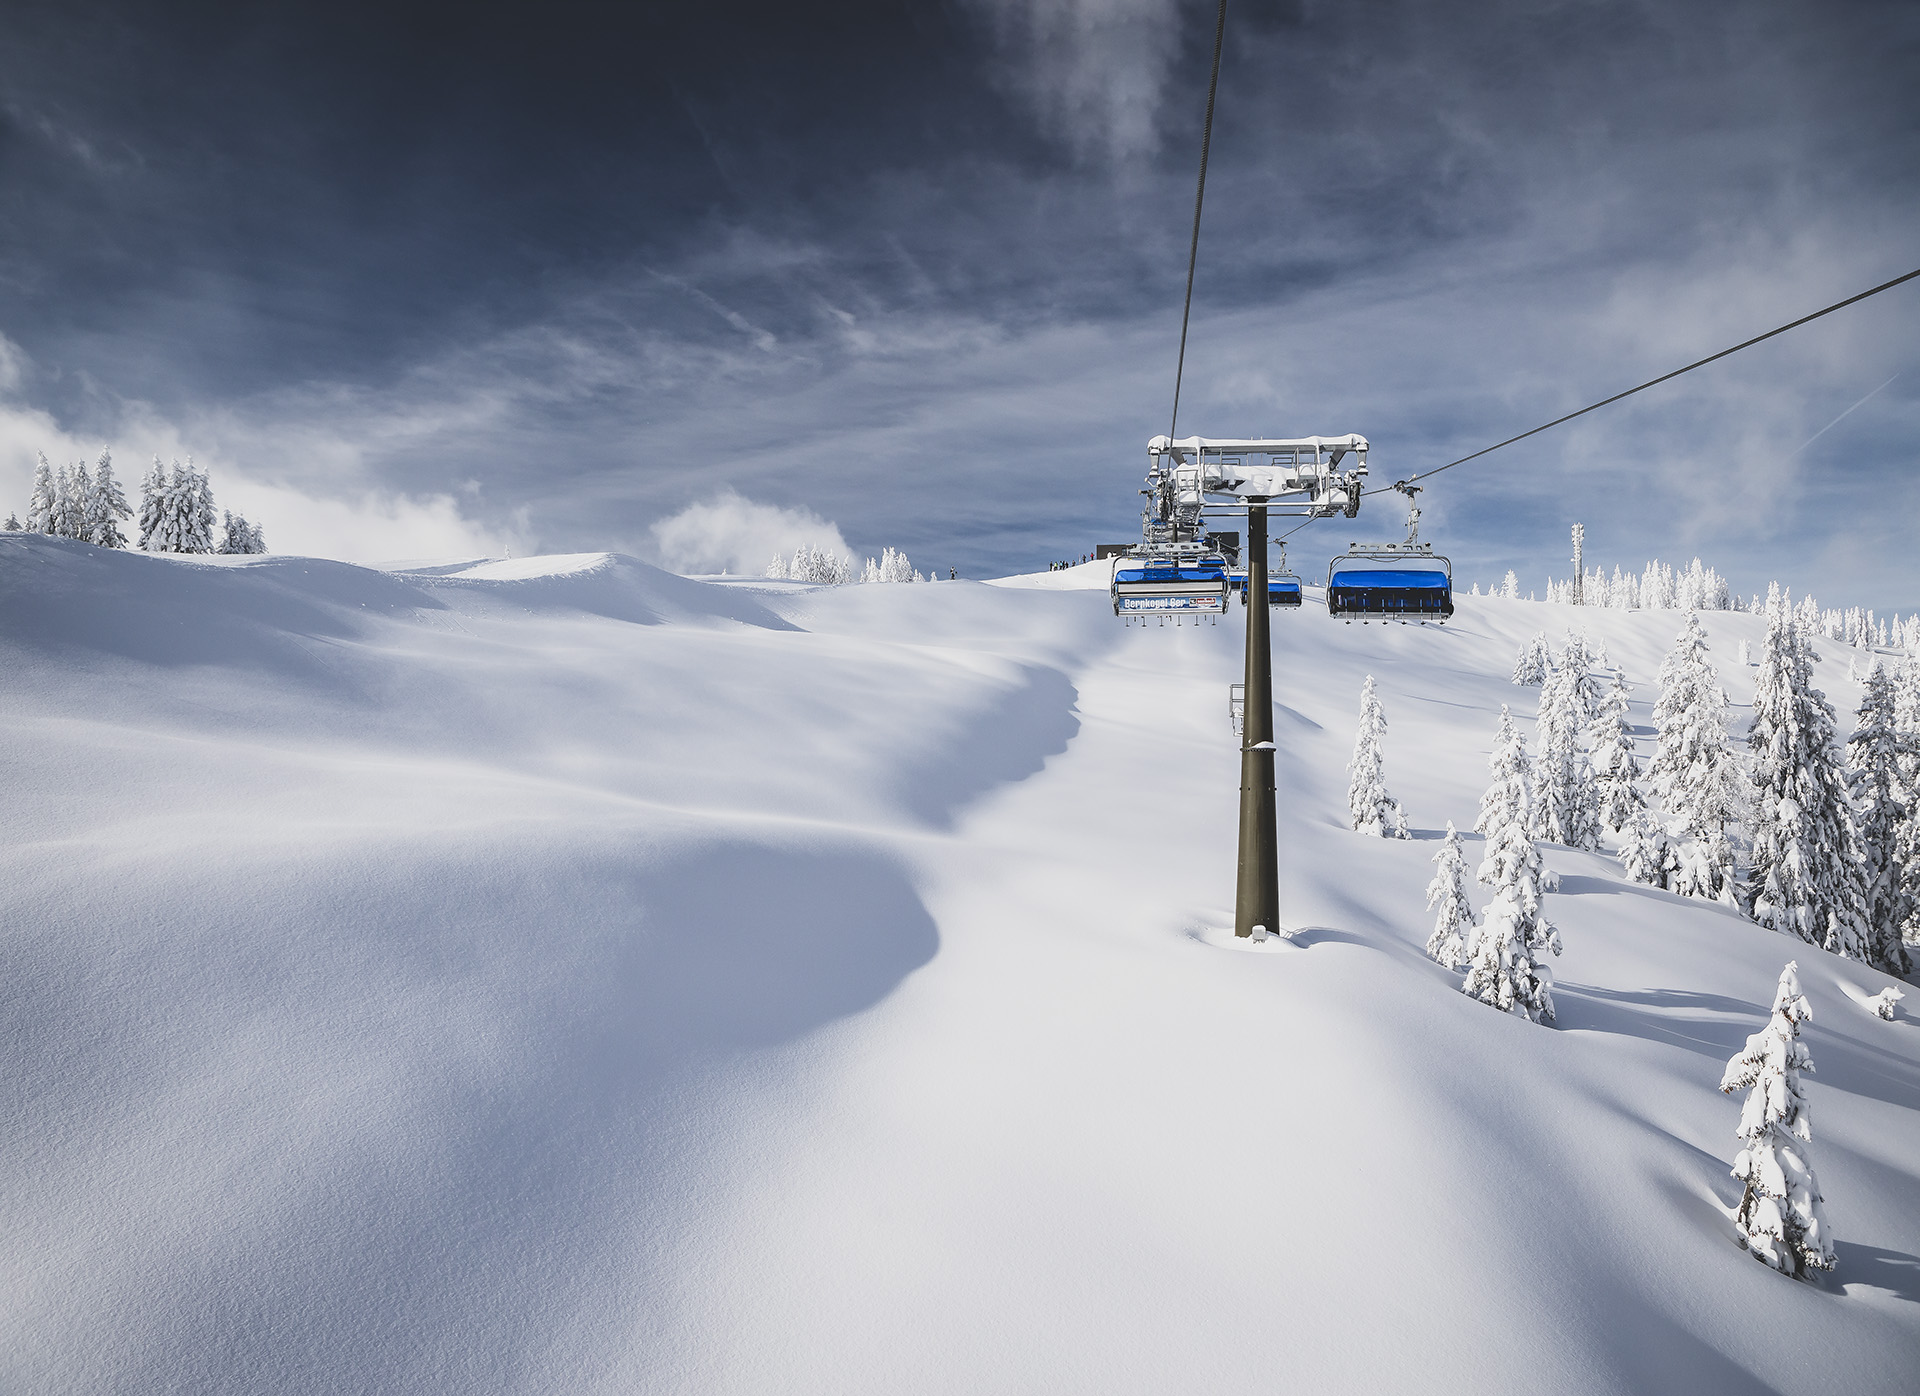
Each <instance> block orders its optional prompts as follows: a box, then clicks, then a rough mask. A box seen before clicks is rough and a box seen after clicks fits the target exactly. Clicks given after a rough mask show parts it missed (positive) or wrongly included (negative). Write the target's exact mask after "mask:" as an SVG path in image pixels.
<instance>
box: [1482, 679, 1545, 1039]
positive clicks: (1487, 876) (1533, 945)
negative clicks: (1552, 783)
mask: <svg viewBox="0 0 1920 1396" xmlns="http://www.w3.org/2000/svg"><path fill="white" fill-rule="evenodd" d="M1488 765H1489V768H1490V769H1491V770H1492V772H1493V782H1492V784H1490V785H1489V786H1488V787H1487V792H1486V794H1485V795H1483V796H1482V797H1481V799H1480V821H1479V823H1478V825H1477V826H1476V827H1477V828H1479V829H1480V830H1481V831H1482V832H1483V833H1485V834H1486V836H1487V849H1486V856H1485V858H1484V859H1482V861H1481V863H1480V873H1479V876H1480V881H1481V882H1483V883H1486V884H1487V885H1488V886H1490V887H1492V888H1493V900H1492V901H1490V902H1488V903H1487V909H1486V910H1485V911H1483V912H1482V913H1481V914H1480V921H1479V923H1478V924H1477V925H1475V926H1474V928H1473V931H1472V934H1471V935H1470V936H1469V937H1468V940H1467V975H1466V979H1465V981H1464V982H1463V983H1462V984H1461V986H1460V988H1461V991H1462V992H1463V993H1466V994H1469V995H1471V996H1472V997H1474V998H1476V999H1479V1000H1480V1002H1482V1003H1485V1004H1489V1005H1491V1006H1493V1007H1495V1008H1498V1009H1499V1010H1500V1011H1501V1012H1503V1013H1512V1014H1516V1015H1518V1016H1520V1017H1523V1018H1527V1019H1530V1020H1531V1021H1533V1022H1536V1023H1550V1022H1552V1021H1553V993H1552V979H1551V976H1549V975H1548V973H1547V969H1546V966H1544V965H1542V964H1541V963H1540V955H1541V952H1542V951H1551V952H1552V953H1554V954H1555V955H1558V954H1559V953H1560V932H1559V931H1557V930H1555V929H1554V927H1553V925H1552V923H1551V922H1549V921H1548V920H1547V919H1546V918H1545V917H1544V916H1542V915H1541V914H1540V899H1541V897H1542V896H1543V895H1544V894H1545V893H1546V892H1547V891H1548V890H1549V882H1548V878H1547V874H1546V871H1545V869H1544V867H1543V866H1542V864H1541V862H1540V850H1539V849H1537V848H1535V847H1534V844H1533V839H1532V838H1531V837H1530V836H1529V835H1528V833H1527V827H1528V825H1529V824H1530V823H1531V822H1532V797H1531V792H1530V791H1529V790H1528V789H1527V747H1526V741H1525V739H1524V738H1523V737H1522V736H1521V735H1520V729H1519V728H1517V727H1516V726H1514V723H1513V717H1512V715H1511V714H1510V713H1509V712H1508V711H1507V710H1506V708H1504V707H1502V708H1501V709H1500V730H1499V733H1498V735H1497V736H1496V737H1495V738H1494V748H1493V756H1492V759H1491V760H1490V761H1489V762H1488Z"/></svg>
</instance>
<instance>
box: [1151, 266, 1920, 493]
mask: <svg viewBox="0 0 1920 1396" xmlns="http://www.w3.org/2000/svg"><path fill="white" fill-rule="evenodd" d="M1916 276H1920V269H1916V270H1913V271H1910V272H1908V273H1907V274H1906V275H1905V276H1896V277H1894V278H1893V280H1891V281H1883V282H1881V283H1880V284H1879V285H1878V286H1875V287H1874V288H1873V289H1872V290H1870V291H1862V292H1861V293H1860V294H1859V295H1857V296H1848V297H1847V298H1846V299H1845V300H1843V301H1835V302H1834V303H1833V304H1832V305H1830V306H1828V307H1827V308H1826V309H1825V310H1816V311H1814V312H1813V314H1811V315H1802V316H1801V317H1800V318H1799V319H1798V320H1795V321H1792V322H1791V323H1789V324H1785V325H1782V326H1780V327H1779V328H1778V329H1773V330H1768V331H1767V332H1766V333H1765V334H1757V335H1755V336H1754V337H1753V338H1752V339H1749V340H1746V341H1744V342H1742V343H1740V344H1736V345H1734V346H1733V348H1731V349H1722V350H1721V351H1720V352H1719V353H1717V354H1709V355H1707V357H1706V358H1704V359H1700V360H1697V361H1696V362H1694V363H1690V364H1688V365H1687V366H1686V367H1685V368H1676V369H1675V370H1674V371H1673V372H1672V373H1663V374H1661V375H1660V376H1659V377H1658V378H1649V379H1648V380H1647V381H1646V382H1644V383H1642V384H1641V385H1640V386H1639V387H1637V388H1628V389H1627V390H1626V391H1625V392H1624V393H1615V394H1614V395H1613V396H1612V397H1609V398H1602V399H1601V400H1600V401H1599V402H1596V403H1593V404H1591V405H1589V406H1586V407H1583V408H1581V409H1580V410H1579V411H1578V412H1569V413H1567V415H1566V416H1564V417H1555V418H1554V419H1553V420H1552V421H1551V422H1547V423H1545V424H1544V425H1542V426H1537V427H1535V428H1534V429H1533V430H1532V431H1523V432H1521V433H1520V434H1519V435H1518V436H1509V437H1508V438H1507V439H1506V440H1505V441H1501V442H1497V443H1495V444H1494V445H1492V446H1488V447H1485V448H1484V449H1482V450H1478V451H1475V452H1474V453H1473V454H1472V455H1470V456H1462V457H1460V459H1459V460H1450V461H1448V462H1447V463H1446V464H1445V465H1436V466H1435V467H1434V468H1433V469H1431V470H1423V471H1421V472H1420V473H1419V474H1418V475H1409V476H1408V477H1407V478H1406V479H1405V480H1402V481H1401V482H1400V483H1401V484H1403V485H1410V484H1412V483H1413V482H1414V481H1415V480H1424V479H1426V478H1427V477H1428V476H1429V475H1438V474H1439V473H1440V472H1441V471H1443V470H1451V469H1453V468H1454V466H1456V465H1465V464H1466V463H1467V462H1468V461H1470V460H1478V459H1480V457H1482V456H1485V455H1491V454H1492V453H1493V452H1495V451H1497V450H1499V449H1500V448H1501V447H1502V446H1511V445H1513V443H1514V442H1516V441H1525V440H1526V439H1527V438H1528V437H1529V436H1538V435H1539V434H1540V433H1541V432H1543V431H1546V430H1548V429H1550V428H1552V427H1557V426H1559V425H1560V424H1561V423H1562V422H1571V421H1572V420H1573V419H1574V418H1575V417H1584V416H1586V415H1587V413H1589V412H1594V411H1597V410H1599V409H1600V408H1602V407H1605V406H1607V405H1608V404H1610V403H1615V402H1618V401H1620V399H1621V398H1623V397H1632V396H1633V395H1634V394H1635V393H1638V392H1644V391H1646V390H1647V389H1648V388H1653V387H1657V386H1659V385H1660V384H1662V383H1665V382H1667V381H1668V380H1670V379H1674V378H1678V377H1679V376H1680V375H1681V374H1683V373H1691V372H1693V371H1694V370H1695V369H1696V368H1704V367H1705V366H1706V365H1708V364H1710V363H1712V362H1713V361H1714V360H1716V359H1724V358H1726V357H1727V355H1729V354H1737V353H1739V352H1740V351H1741V350H1742V349H1751V348H1752V347H1753V346H1754V345H1756V344H1758V343H1760V342H1761V341H1762V340H1767V339H1772V338H1773V337H1774V336H1775V335H1777V334H1785V333H1786V332H1787V331H1788V330H1795V329H1799V328H1800V326H1802V325H1804V324H1807V323H1809V322H1810V321H1813V320H1818V319H1819V318H1820V317H1821V316H1822V315H1831V314H1833V312H1834V311H1836V310H1845V309H1846V308H1847V307H1848V306H1850V305H1853V304H1855V303H1857V302H1859V301H1863V300H1865V299H1867V297H1869V296H1877V295H1879V294H1880V293H1881V292H1882V291H1891V290H1892V289H1893V288H1894V287H1895V286H1898V285H1900V284H1901V283H1903V282H1907V281H1911V280H1913V279H1914V278H1915V277H1916ZM1183 334H1184V331H1183ZM1888 381H1889V382H1891V381H1892V380H1891V379H1889V380H1888ZM1881 386H1882V387H1885V386H1886V385H1885V384H1882V385H1881ZM1876 391H1878V390H1877V389H1876ZM1396 488H1397V486H1395V485H1382V486H1380V488H1378V489H1372V490H1368V491H1366V493H1367V494H1370V495H1372V494H1386V493H1388V492H1389V491H1391V490H1393V489H1396Z"/></svg>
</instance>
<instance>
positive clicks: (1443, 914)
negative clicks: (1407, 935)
mask: <svg viewBox="0 0 1920 1396" xmlns="http://www.w3.org/2000/svg"><path fill="white" fill-rule="evenodd" d="M1433 861H1434V863H1435V864H1437V865H1438V867H1437V870H1436V871H1435V873H1434V874H1433V881H1431V882H1429V883H1428V884H1427V910H1428V911H1431V912H1433V913H1434V918H1433V934H1432V935H1430V936H1428V937H1427V954H1429V955H1431V956H1432V957H1433V958H1434V959H1436V960H1438V961H1439V962H1440V963H1441V964H1443V965H1445V966H1446V967H1447V968H1448V969H1462V968H1464V967H1465V966H1466V963H1467V936H1468V934H1469V933H1470V932H1471V931H1472V930H1473V903H1472V902H1470V901H1468V900H1467V857H1466V854H1465V852H1464V851H1463V850H1462V849H1461V846H1460V832H1459V830H1457V829H1455V828H1454V827H1453V821H1452V820H1451V819H1449V820H1448V821H1447V837H1446V839H1445V840H1444V841H1443V842H1442V843H1441V845H1440V851H1439V852H1438V853H1436V854H1434V855H1433Z"/></svg>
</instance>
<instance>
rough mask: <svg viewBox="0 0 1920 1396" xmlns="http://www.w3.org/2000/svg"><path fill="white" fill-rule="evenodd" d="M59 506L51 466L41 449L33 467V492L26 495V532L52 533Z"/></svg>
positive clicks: (57, 492) (58, 497) (58, 496)
mask: <svg viewBox="0 0 1920 1396" xmlns="http://www.w3.org/2000/svg"><path fill="white" fill-rule="evenodd" d="M59 507H60V494H59V490H58V487H57V486H56V485H55V484H54V479H53V466H52V465H50V464H48V462H47V453H46V452H45V451H42V452H40V454H39V460H38V463H37V464H36V465H35V466H34V468H33V492H32V493H31V494H30V495H28V496H27V532H29V533H52V532H53V529H54V518H55V515H56V514H57V512H58V510H59Z"/></svg>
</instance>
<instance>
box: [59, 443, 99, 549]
mask: <svg viewBox="0 0 1920 1396" xmlns="http://www.w3.org/2000/svg"><path fill="white" fill-rule="evenodd" d="M60 474H61V478H62V479H63V480H64V481H65V488H64V489H63V490H62V491H61V494H60V536H61V537H62V538H72V539H74V540H76V541H78V542H81V543H87V542H91V541H92V534H93V526H92V522H91V520H90V519H89V518H88V511H89V509H90V508H91V506H92V503H93V472H92V471H91V470H89V469H87V463H86V462H85V461H76V462H75V463H74V465H73V466H72V468H71V469H69V468H67V467H65V466H63V467H61V471H60Z"/></svg>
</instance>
